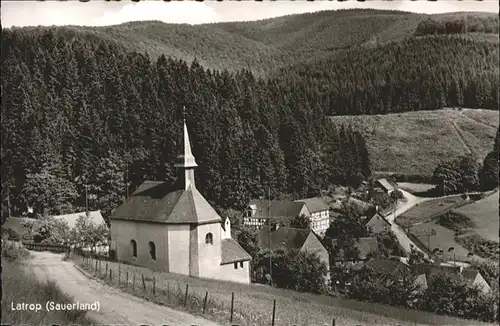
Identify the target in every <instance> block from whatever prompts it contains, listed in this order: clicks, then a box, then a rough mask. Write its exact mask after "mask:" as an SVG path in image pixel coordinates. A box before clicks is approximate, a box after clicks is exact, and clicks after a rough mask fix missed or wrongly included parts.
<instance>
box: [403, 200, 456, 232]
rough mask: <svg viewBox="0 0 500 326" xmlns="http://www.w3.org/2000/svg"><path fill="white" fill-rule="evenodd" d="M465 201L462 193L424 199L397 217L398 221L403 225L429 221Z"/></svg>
mask: <svg viewBox="0 0 500 326" xmlns="http://www.w3.org/2000/svg"><path fill="white" fill-rule="evenodd" d="M464 201H465V200H464V199H463V198H462V196H461V195H457V196H453V197H448V198H439V199H433V200H429V201H424V202H422V203H420V204H418V205H415V206H414V207H413V208H411V209H410V210H409V211H407V212H406V213H404V214H402V215H400V216H398V217H396V223H398V224H399V225H400V226H402V227H407V226H413V225H415V224H418V223H427V222H430V221H432V220H433V219H434V218H435V217H437V216H439V215H441V214H444V213H445V212H447V211H448V210H450V209H452V208H453V207H455V206H456V205H458V204H461V203H463V202H464Z"/></svg>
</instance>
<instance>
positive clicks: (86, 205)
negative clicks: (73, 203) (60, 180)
mask: <svg viewBox="0 0 500 326" xmlns="http://www.w3.org/2000/svg"><path fill="white" fill-rule="evenodd" d="M88 187H89V185H88V184H86V183H85V212H86V214H87V217H89V196H88Z"/></svg>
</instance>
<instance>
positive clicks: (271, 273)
mask: <svg viewBox="0 0 500 326" xmlns="http://www.w3.org/2000/svg"><path fill="white" fill-rule="evenodd" d="M267 189H268V195H267V220H268V224H269V278H270V279H269V283H270V285H271V286H272V285H273V276H272V275H273V255H272V243H271V228H272V226H271V187H268V188H267Z"/></svg>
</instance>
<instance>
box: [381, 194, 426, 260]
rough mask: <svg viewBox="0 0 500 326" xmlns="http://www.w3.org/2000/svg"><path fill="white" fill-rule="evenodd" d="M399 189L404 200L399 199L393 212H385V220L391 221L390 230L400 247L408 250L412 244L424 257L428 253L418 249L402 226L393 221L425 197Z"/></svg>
mask: <svg viewBox="0 0 500 326" xmlns="http://www.w3.org/2000/svg"><path fill="white" fill-rule="evenodd" d="M399 190H400V191H401V192H402V193H403V196H404V201H400V202H399V203H398V206H397V208H396V211H395V212H394V213H389V214H387V215H386V216H385V218H386V219H387V221H388V222H389V223H391V230H392V232H394V235H395V236H396V238H397V239H398V242H399V243H400V244H401V247H403V249H404V251H406V252H410V250H411V249H410V247H411V245H413V246H414V247H415V249H416V250H418V251H420V252H422V253H423V254H424V257H428V255H427V254H426V253H425V252H423V251H422V250H420V248H419V247H418V246H416V245H415V244H414V243H413V241H411V240H410V238H409V237H408V235H407V234H406V232H405V231H404V230H403V228H402V227H401V226H399V225H398V224H397V223H396V222H395V221H394V220H395V219H396V217H398V216H399V215H401V214H403V213H405V212H406V211H408V210H409V209H410V208H412V207H413V206H415V205H416V204H418V203H420V202H423V201H425V200H426V198H420V197H417V196H414V195H412V194H410V193H409V192H408V191H405V190H403V189H399Z"/></svg>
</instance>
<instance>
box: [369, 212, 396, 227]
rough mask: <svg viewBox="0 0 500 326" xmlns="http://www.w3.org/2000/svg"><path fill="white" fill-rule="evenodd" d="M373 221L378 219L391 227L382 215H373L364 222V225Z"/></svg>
mask: <svg viewBox="0 0 500 326" xmlns="http://www.w3.org/2000/svg"><path fill="white" fill-rule="evenodd" d="M373 219H380V220H382V221H383V222H385V223H386V224H387V225H391V223H389V221H388V220H387V219H386V218H385V217H384V215H382V214H380V213H375V215H373V216H372V217H371V218H369V219H367V220H366V223H367V224H368V223H370V221H371V220H373Z"/></svg>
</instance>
